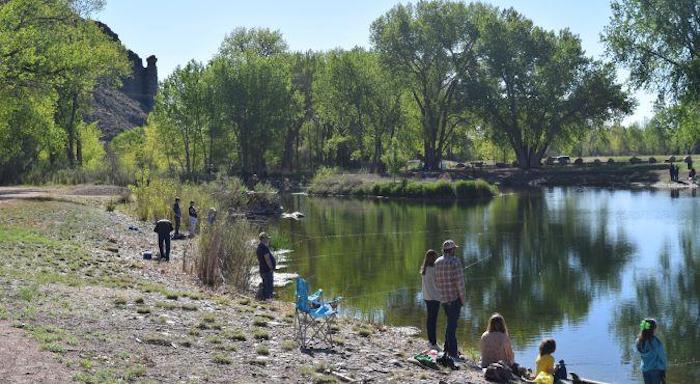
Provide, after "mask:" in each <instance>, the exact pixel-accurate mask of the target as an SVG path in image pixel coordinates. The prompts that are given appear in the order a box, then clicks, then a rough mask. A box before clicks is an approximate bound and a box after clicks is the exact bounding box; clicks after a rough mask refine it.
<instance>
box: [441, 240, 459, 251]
mask: <svg viewBox="0 0 700 384" xmlns="http://www.w3.org/2000/svg"><path fill="white" fill-rule="evenodd" d="M455 248H457V244H455V242H454V241H452V240H445V242H444V243H442V249H443V250H444V251H447V250H449V249H455Z"/></svg>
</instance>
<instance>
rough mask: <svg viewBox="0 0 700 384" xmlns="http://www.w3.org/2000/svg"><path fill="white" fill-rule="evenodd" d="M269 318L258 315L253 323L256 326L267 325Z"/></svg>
mask: <svg viewBox="0 0 700 384" xmlns="http://www.w3.org/2000/svg"><path fill="white" fill-rule="evenodd" d="M267 322H268V320H267V319H265V318H262V317H256V318H255V319H253V325H254V326H256V327H267Z"/></svg>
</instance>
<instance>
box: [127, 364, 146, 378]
mask: <svg viewBox="0 0 700 384" xmlns="http://www.w3.org/2000/svg"><path fill="white" fill-rule="evenodd" d="M145 375H146V367H145V366H143V365H141V364H137V365H135V366H133V367H129V368H127V369H126V372H124V380H126V381H133V380H135V379H136V378H139V377H142V376H145Z"/></svg>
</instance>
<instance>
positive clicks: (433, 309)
mask: <svg viewBox="0 0 700 384" xmlns="http://www.w3.org/2000/svg"><path fill="white" fill-rule="evenodd" d="M437 258H438V254H437V252H435V251H434V250H432V249H429V250H428V251H427V252H426V253H425V258H424V259H423V266H422V267H421V269H420V274H421V276H422V280H423V283H422V284H423V300H424V301H425V306H426V307H427V310H428V316H427V319H426V325H425V327H426V329H427V332H428V342H429V343H430V345H429V347H430V349H434V350H436V351H438V352H440V347H438V345H437V337H436V328H437V319H438V313H439V312H440V293H439V292H438V289H437V285H436V284H435V260H437Z"/></svg>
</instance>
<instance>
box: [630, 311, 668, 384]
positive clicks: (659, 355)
mask: <svg viewBox="0 0 700 384" xmlns="http://www.w3.org/2000/svg"><path fill="white" fill-rule="evenodd" d="M639 328H640V332H639V336H638V337H637V343H636V345H635V347H636V349H637V352H639V353H640V354H641V356H642V364H641V368H642V375H643V376H644V384H661V383H665V382H666V365H667V362H666V351H665V350H664V345H663V343H661V340H659V339H658V338H657V337H656V336H654V333H655V331H656V320H654V319H644V320H642V322H641V324H640V325H639Z"/></svg>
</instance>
